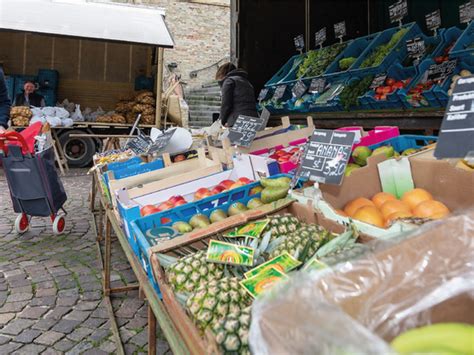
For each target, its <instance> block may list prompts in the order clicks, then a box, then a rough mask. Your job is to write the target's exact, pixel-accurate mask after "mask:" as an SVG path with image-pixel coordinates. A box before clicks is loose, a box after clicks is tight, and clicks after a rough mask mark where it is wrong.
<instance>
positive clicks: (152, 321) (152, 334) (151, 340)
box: [148, 305, 156, 355]
mask: <svg viewBox="0 0 474 355" xmlns="http://www.w3.org/2000/svg"><path fill="white" fill-rule="evenodd" d="M148 354H149V355H152V354H153V355H155V354H156V317H155V314H154V313H153V309H152V308H151V306H150V305H148Z"/></svg>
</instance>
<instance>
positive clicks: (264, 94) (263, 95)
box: [258, 88, 269, 101]
mask: <svg viewBox="0 0 474 355" xmlns="http://www.w3.org/2000/svg"><path fill="white" fill-rule="evenodd" d="M268 92H269V90H268V88H263V89H262V90H260V93H259V94H258V101H263V100H265V99H266V98H267V95H268Z"/></svg>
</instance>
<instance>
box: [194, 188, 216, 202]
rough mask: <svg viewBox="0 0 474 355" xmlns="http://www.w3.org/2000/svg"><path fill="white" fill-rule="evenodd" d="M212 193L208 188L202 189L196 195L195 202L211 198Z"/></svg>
mask: <svg viewBox="0 0 474 355" xmlns="http://www.w3.org/2000/svg"><path fill="white" fill-rule="evenodd" d="M211 195H212V193H211V191H209V189H208V188H206V187H201V188H200V189H198V190H197V191H196V192H195V193H194V200H195V201H197V200H201V199H203V198H205V197H208V196H211Z"/></svg>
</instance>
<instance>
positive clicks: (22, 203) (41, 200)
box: [0, 127, 67, 235]
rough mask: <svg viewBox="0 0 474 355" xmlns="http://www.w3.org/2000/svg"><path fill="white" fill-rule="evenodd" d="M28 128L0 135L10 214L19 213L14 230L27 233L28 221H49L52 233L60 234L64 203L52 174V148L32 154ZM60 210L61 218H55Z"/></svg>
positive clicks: (63, 224)
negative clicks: (9, 199) (10, 207)
mask: <svg viewBox="0 0 474 355" xmlns="http://www.w3.org/2000/svg"><path fill="white" fill-rule="evenodd" d="M33 128H37V127H31V128H30V129H25V130H24V131H23V132H21V133H18V132H13V131H12V132H4V133H2V134H0V161H1V162H2V164H3V169H4V171H5V176H6V179H7V182H8V187H9V189H10V196H11V199H12V203H13V210H14V211H15V212H17V213H19V215H18V217H17V218H16V220H15V230H16V232H17V233H19V234H23V233H25V232H26V231H28V229H29V227H30V220H31V217H33V216H34V217H50V218H51V222H52V223H53V233H54V234H56V235H58V234H61V233H62V232H63V231H64V228H65V226H66V222H65V219H64V216H65V215H66V211H65V210H64V209H63V204H64V203H65V202H66V200H67V196H66V192H65V191H64V187H63V184H62V182H61V180H60V179H59V176H58V173H57V171H56V166H55V160H54V150H53V147H50V148H48V149H45V150H43V151H41V152H38V153H35V149H34V135H33V134H32V129H33ZM60 210H62V211H63V212H64V214H58V212H59V211H60Z"/></svg>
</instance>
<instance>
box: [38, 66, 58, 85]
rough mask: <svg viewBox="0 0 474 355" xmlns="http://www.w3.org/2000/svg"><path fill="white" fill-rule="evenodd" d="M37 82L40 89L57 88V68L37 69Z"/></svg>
mask: <svg viewBox="0 0 474 355" xmlns="http://www.w3.org/2000/svg"><path fill="white" fill-rule="evenodd" d="M38 84H39V86H40V88H41V89H42V90H57V88H58V85H59V73H58V71H57V70H52V69H40V70H38Z"/></svg>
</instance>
